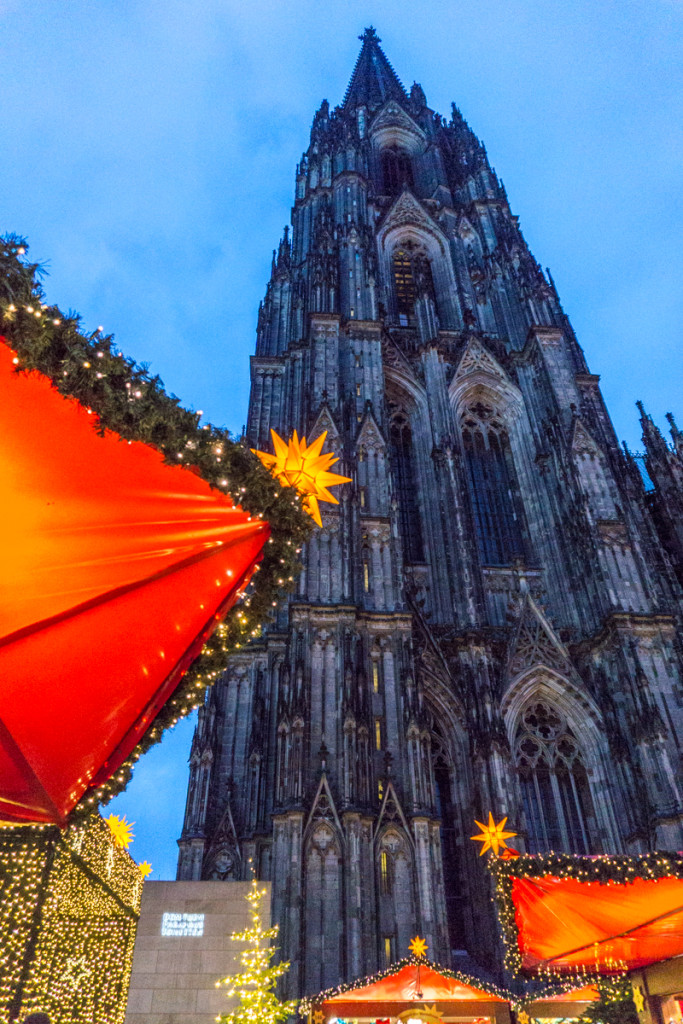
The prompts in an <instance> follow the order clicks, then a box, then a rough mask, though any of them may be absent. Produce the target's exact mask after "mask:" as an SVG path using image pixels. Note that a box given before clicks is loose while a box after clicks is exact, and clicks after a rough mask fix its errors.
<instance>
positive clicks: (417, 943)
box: [408, 935, 427, 957]
mask: <svg viewBox="0 0 683 1024" xmlns="http://www.w3.org/2000/svg"><path fill="white" fill-rule="evenodd" d="M408 949H409V950H410V952H411V953H412V954H413V956H417V957H420V956H426V955H427V943H426V941H425V940H424V939H421V938H420V936H419V935H416V936H415V938H414V939H413V941H412V942H411V943H410V945H409V946H408Z"/></svg>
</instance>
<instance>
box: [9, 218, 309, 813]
mask: <svg viewBox="0 0 683 1024" xmlns="http://www.w3.org/2000/svg"><path fill="white" fill-rule="evenodd" d="M27 250H28V245H27V243H26V241H25V240H24V239H22V238H19V237H17V236H16V235H6V236H4V237H3V238H0V337H2V336H3V335H4V337H5V339H6V340H7V342H8V344H9V345H10V347H11V348H12V349H13V350H14V351H15V352H16V357H17V359H16V363H17V371H18V372H28V371H30V370H38V371H39V372H40V373H42V374H44V375H45V376H46V377H48V378H49V379H50V380H51V381H52V384H53V385H54V387H55V388H56V389H57V391H59V393H60V394H62V395H64V396H65V397H71V398H75V399H77V400H78V401H79V402H80V403H81V404H82V405H84V406H85V407H86V408H88V409H91V410H92V412H93V414H94V415H93V421H94V423H93V425H94V427H95V429H96V430H97V431H98V432H99V433H100V434H103V433H104V432H105V431H106V430H111V431H114V432H116V433H117V434H118V435H119V436H120V437H122V438H124V439H125V440H128V441H142V442H143V443H145V444H148V445H150V446H151V447H153V448H156V449H157V450H158V451H159V452H161V453H162V454H163V456H164V461H165V462H166V463H168V464H169V465H175V466H177V465H183V466H187V467H190V468H192V469H193V470H195V471H196V472H197V473H198V474H199V475H200V476H201V477H202V478H203V479H204V480H206V481H207V483H209V484H210V485H211V487H214V488H216V489H217V490H220V491H221V492H222V493H225V494H229V495H230V496H231V497H232V499H233V501H234V502H235V504H239V505H240V506H241V507H242V508H243V509H245V510H246V511H247V512H249V513H251V514H252V515H256V516H259V517H262V518H263V519H266V520H267V521H268V523H269V524H270V528H271V536H270V539H269V541H268V543H267V544H266V545H265V548H264V552H263V559H262V561H261V563H260V565H259V567H258V571H257V572H256V573H255V575H254V577H253V580H252V583H251V585H250V587H249V588H248V590H247V591H246V594H245V597H244V599H243V601H242V602H241V603H239V604H238V605H236V606H235V607H234V608H232V609H231V611H230V612H229V613H228V615H227V616H226V619H225V620H224V622H222V623H221V624H220V625H219V626H218V628H217V629H216V631H215V633H214V635H213V636H212V637H211V638H210V639H209V640H208V641H207V643H206V645H205V646H204V648H203V650H202V653H201V654H200V656H199V657H198V658H197V659H196V660H195V661H194V662H193V664H192V666H191V667H190V669H189V670H188V672H187V673H186V674H185V676H184V677H183V679H182V680H181V682H180V684H179V686H178V688H177V689H176V691H175V692H174V694H173V697H172V698H171V699H170V700H169V701H168V702H167V703H166V705H165V706H164V707H163V709H162V710H161V712H160V713H159V714H158V715H157V717H156V719H155V720H154V722H153V723H152V725H151V726H150V728H149V729H148V731H147V732H146V733H145V735H144V736H143V738H142V740H141V741H140V743H139V744H138V745H137V747H136V748H135V750H134V751H133V753H132V754H131V756H130V757H129V758H128V760H127V761H126V762H125V763H124V764H123V765H122V766H121V768H120V769H119V770H118V771H117V772H116V774H115V776H113V777H112V778H111V779H110V780H108V781H107V782H106V783H104V784H103V785H102V786H101V787H100V788H99V789H98V790H96V791H95V792H93V793H91V794H90V795H89V796H87V797H86V798H85V799H84V800H83V801H81V803H80V804H79V805H78V806H77V807H76V809H75V812H74V813H76V814H78V813H84V812H85V813H89V812H91V811H92V810H93V809H94V808H95V807H96V806H97V803H99V802H105V803H106V802H107V801H108V800H109V799H111V797H113V796H115V795H116V794H117V793H119V792H120V791H121V790H123V789H124V788H125V786H126V784H127V782H128V780H129V778H130V774H131V769H132V766H133V764H134V763H135V761H136V760H137V759H138V758H139V757H140V755H141V754H142V753H144V751H145V750H147V749H148V748H149V747H150V746H151V745H152V744H154V743H157V742H158V741H159V740H160V739H161V737H162V735H163V732H164V730H165V729H166V728H168V727H169V726H170V725H174V724H175V723H176V722H177V721H178V719H179V718H180V717H182V716H183V715H186V714H188V713H189V712H190V711H192V710H193V708H195V707H197V706H198V704H199V703H200V699H198V698H201V695H202V694H203V692H204V688H205V687H206V686H208V685H211V684H212V683H213V682H214V681H215V679H216V678H217V677H218V676H219V675H220V674H221V672H222V670H223V669H224V667H225V658H226V655H227V654H229V653H230V652H231V651H234V650H236V649H238V648H240V647H241V646H243V645H244V644H245V643H247V642H248V641H249V640H251V639H252V638H253V637H256V636H258V635H259V634H260V630H261V625H262V624H263V623H265V622H266V621H267V620H268V619H269V618H271V617H272V615H273V609H274V608H275V607H276V605H277V604H278V603H279V601H281V600H282V599H283V598H284V597H285V595H286V594H287V593H288V592H291V591H292V590H293V587H294V580H295V578H296V576H297V574H298V573H299V571H300V569H301V564H300V562H299V559H298V555H299V554H300V552H301V545H302V544H303V542H304V541H305V540H306V538H307V537H308V536H309V535H310V533H311V530H312V527H313V523H312V521H311V519H310V518H309V516H308V515H307V514H306V513H305V512H304V511H303V509H302V508H301V502H300V498H299V495H298V494H297V493H296V492H295V491H294V490H293V489H292V488H283V487H282V485H281V484H279V483H278V482H277V481H276V480H274V479H273V477H272V476H271V475H270V473H269V472H268V471H267V470H266V469H265V468H264V467H263V466H262V465H261V463H260V461H259V460H258V459H257V458H256V456H255V455H253V454H252V453H251V452H250V450H249V448H248V447H247V446H246V444H243V443H241V442H237V441H235V440H234V439H233V438H232V437H231V436H230V433H229V431H227V430H225V429H223V428H219V427H214V426H204V427H200V426H199V419H200V415H199V414H198V413H194V412H190V411H189V410H187V409H184V408H183V407H182V406H181V404H180V401H179V400H178V399H177V398H176V397H175V395H168V394H166V392H165V391H164V388H163V384H162V382H161V380H160V379H159V377H158V376H151V375H150V373H149V372H148V368H147V367H146V366H145V365H139V364H136V363H135V362H134V361H133V360H132V359H129V358H127V357H125V356H123V355H122V354H120V353H119V352H117V351H116V348H115V346H114V344H113V341H114V339H113V335H110V334H104V333H102V332H101V331H100V330H99V329H98V330H96V331H93V332H92V333H90V334H88V333H86V332H85V331H84V330H83V329H82V326H81V320H80V317H79V316H78V315H77V314H75V313H72V312H69V313H63V312H62V311H61V310H60V309H59V308H58V307H57V306H55V305H49V304H47V303H46V302H45V301H44V298H45V296H44V291H43V288H42V285H41V283H40V277H41V276H42V270H41V267H40V266H39V265H38V264H36V263H30V262H29V261H28V260H27V259H26V258H25V256H26V252H27Z"/></svg>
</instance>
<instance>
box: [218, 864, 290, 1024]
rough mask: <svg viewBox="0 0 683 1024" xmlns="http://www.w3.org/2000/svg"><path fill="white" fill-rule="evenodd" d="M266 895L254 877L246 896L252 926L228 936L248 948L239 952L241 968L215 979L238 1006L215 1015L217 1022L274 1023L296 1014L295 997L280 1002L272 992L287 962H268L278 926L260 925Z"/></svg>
mask: <svg viewBox="0 0 683 1024" xmlns="http://www.w3.org/2000/svg"><path fill="white" fill-rule="evenodd" d="M265 895H266V890H265V889H259V887H258V883H257V881H256V879H255V878H254V879H252V883H251V889H250V891H249V892H248V893H247V895H246V900H247V902H248V903H249V916H250V918H251V927H249V928H246V929H245V930H244V931H243V932H233V933H232V935H231V936H230V938H231V939H232V940H233V941H234V942H245V943H246V944H247V948H246V949H245V950H243V951H242V952H241V953H240V954H239V960H240V963H241V965H242V968H243V969H242V971H241V973H240V974H235V975H233V976H232V977H230V978H224V979H223V980H222V981H218V982H216V985H217V986H220V985H226V986H227V987H228V995H229V996H237V997H238V998H239V1006H237V1007H236V1008H235V1009H234V1010H232V1011H231V1012H230V1013H223V1014H221V1016H220V1017H216V1020H217V1021H220V1024H277V1022H278V1021H285V1020H287V1018H288V1017H291V1016H292V1015H293V1014H295V1013H296V1008H297V1003H296V1001H295V1000H291V1001H290V1002H286V1003H282V1002H280V1000H279V999H278V998H277V997H276V995H275V993H274V991H273V989H274V988H275V985H276V983H277V980H278V978H281V977H282V975H283V974H286V973H287V971H288V970H289V964H288V963H279V964H272V963H271V960H272V959H273V957H274V956H275V954H276V953H277V948H276V947H274V946H271V944H270V943H271V939H275V938H276V937H277V933H278V930H279V929H278V926H277V925H274V926H273V927H272V928H264V927H263V922H262V920H261V903H262V901H263V899H264V897H265ZM235 959H237V957H236V958H235Z"/></svg>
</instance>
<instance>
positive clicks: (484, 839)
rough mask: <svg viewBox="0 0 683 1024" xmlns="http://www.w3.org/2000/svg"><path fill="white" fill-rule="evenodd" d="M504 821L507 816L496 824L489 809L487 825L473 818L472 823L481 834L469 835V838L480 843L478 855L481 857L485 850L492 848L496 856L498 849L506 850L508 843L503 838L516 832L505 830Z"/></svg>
mask: <svg viewBox="0 0 683 1024" xmlns="http://www.w3.org/2000/svg"><path fill="white" fill-rule="evenodd" d="M506 821H507V818H503V820H502V821H499V822H498V824H497V825H496V823H495V821H494V820H493V815H492V814H491V812H490V811H489V821H488V825H483V824H482V823H481V821H477V819H476V818H475V819H474V824H475V825H478V826H479V828H480V829H481V834H480V835H478V836H470V839H474V840H476V842H478V843H481V844H482V846H481V850H480V851H479V856H480V857H483V855H484V854H485V853H486V851H487V850H493V852H494V854H495V855H496V857H497V856H498V851H499V850H507V848H508V845H507V843H506V842H505V840H506V839H511V838H512V836H516V835H517V833H516V832H506V831H505V822H506Z"/></svg>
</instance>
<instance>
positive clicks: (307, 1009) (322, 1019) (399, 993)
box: [300, 956, 512, 1024]
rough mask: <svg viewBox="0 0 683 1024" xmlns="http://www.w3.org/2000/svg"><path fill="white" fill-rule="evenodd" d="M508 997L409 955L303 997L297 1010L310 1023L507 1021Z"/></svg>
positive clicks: (425, 1023) (498, 1023)
mask: <svg viewBox="0 0 683 1024" xmlns="http://www.w3.org/2000/svg"><path fill="white" fill-rule="evenodd" d="M511 998H512V997H511V994H510V993H508V992H505V991H504V990H502V989H498V988H496V987H495V986H492V985H489V984H487V983H485V982H481V981H478V980H477V979H474V978H470V977H468V976H466V975H463V974H459V973H457V972H454V971H448V970H447V969H445V968H443V967H440V966H438V965H437V964H432V963H430V961H428V960H425V959H421V958H419V957H415V956H413V957H410V958H409V959H407V960H401V961H399V962H398V963H396V964H392V966H391V967H390V968H388V969H387V970H386V971H384V972H381V973H379V974H377V975H375V976H374V977H373V978H366V979H364V980H363V981H359V982H356V983H354V984H352V985H348V986H340V987H339V988H336V989H330V990H328V991H326V992H321V993H320V994H319V995H318V996H315V997H314V998H313V999H310V1000H305V1001H304V1003H303V1004H302V1006H301V1008H300V1012H301V1013H302V1015H303V1016H304V1019H305V1020H306V1021H308V1022H310V1024H331V1022H337V1021H339V1022H341V1021H344V1022H345V1021H357V1022H358V1024H375V1022H379V1024H385V1022H390V1024H394V1022H395V1021H400V1022H402V1024H403V1022H405V1024H439V1022H443V1024H446V1022H448V1021H455V1020H458V1021H472V1022H475V1021H476V1022H477V1024H484V1022H487V1021H488V1022H491V1024H493V1022H497V1024H508V1022H509V1021H510V999H511Z"/></svg>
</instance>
